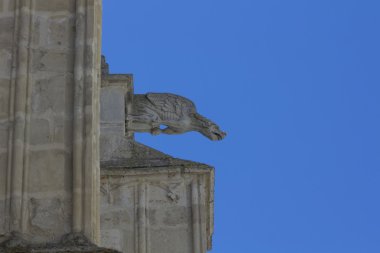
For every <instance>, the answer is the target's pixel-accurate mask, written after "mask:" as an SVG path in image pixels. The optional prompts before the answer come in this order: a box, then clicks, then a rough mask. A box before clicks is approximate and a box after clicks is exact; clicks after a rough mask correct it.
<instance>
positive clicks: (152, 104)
mask: <svg viewBox="0 0 380 253" xmlns="http://www.w3.org/2000/svg"><path fill="white" fill-rule="evenodd" d="M127 114H128V115H127V130H128V131H132V132H150V133H151V134H153V135H157V134H160V133H165V134H181V133H184V132H189V131H198V132H200V133H201V134H203V135H204V136H206V137H207V138H209V139H210V140H221V139H223V138H224V136H226V133H225V132H223V131H221V130H220V129H219V127H218V126H217V125H216V124H215V123H213V122H212V121H211V120H209V119H207V118H205V117H203V116H202V115H200V114H198V113H197V111H196V109H195V105H194V103H193V102H191V101H190V100H189V99H187V98H184V97H181V96H178V95H174V94H170V93H147V94H137V95H134V96H133V104H132V111H131V112H130V113H127ZM162 125H164V126H166V128H161V126H162Z"/></svg>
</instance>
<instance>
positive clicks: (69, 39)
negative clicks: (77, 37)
mask: <svg viewBox="0 0 380 253" xmlns="http://www.w3.org/2000/svg"><path fill="white" fill-rule="evenodd" d="M74 20H75V19H74V18H73V17H72V16H68V15H60V16H53V17H50V18H49V20H48V30H47V38H46V39H47V47H49V48H56V49H65V48H73V46H74V40H73V38H74V32H75V30H74V29H73V27H74V25H75V21H74Z"/></svg>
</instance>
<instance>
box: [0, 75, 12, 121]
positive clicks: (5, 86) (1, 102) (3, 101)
mask: <svg viewBox="0 0 380 253" xmlns="http://www.w3.org/2000/svg"><path fill="white" fill-rule="evenodd" d="M9 83H10V82H9V80H6V79H0V121H1V120H3V119H7V118H8V115H9V98H10V96H9V95H10V94H9Z"/></svg>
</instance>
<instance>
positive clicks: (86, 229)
mask: <svg viewBox="0 0 380 253" xmlns="http://www.w3.org/2000/svg"><path fill="white" fill-rule="evenodd" d="M100 33H101V1H100V0H49V1H46V0H2V1H0V241H2V240H5V239H6V238H7V237H8V236H9V233H10V232H12V231H14V232H18V233H19V234H21V235H22V236H23V237H24V238H26V239H28V240H30V241H31V242H33V243H37V242H47V241H58V240H60V238H61V236H62V235H64V234H67V233H70V232H80V233H83V234H84V235H85V236H87V237H88V238H89V239H90V240H91V241H93V242H97V241H98V239H99V236H98V234H99V233H98V231H99V210H98V203H99V200H98V198H99V194H98V189H99V177H100V174H99V148H98V147H99V90H100V47H101V45H100V37H101V36H100V35H101V34H100Z"/></svg>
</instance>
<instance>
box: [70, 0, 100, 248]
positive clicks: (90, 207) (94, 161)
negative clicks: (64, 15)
mask: <svg viewBox="0 0 380 253" xmlns="http://www.w3.org/2000/svg"><path fill="white" fill-rule="evenodd" d="M99 9H101V2H100V1H99V0H76V37H75V63H74V82H75V84H74V85H75V87H74V113H73V115H74V120H73V138H74V139H73V224H72V230H73V231H74V232H83V233H84V234H85V235H86V236H87V237H88V238H89V239H90V240H92V241H94V242H97V241H99V210H98V209H99V194H98V191H99V185H100V183H99V181H100V178H99V151H98V149H99V147H98V146H99V142H98V140H99V117H98V114H99V102H98V100H99V98H98V96H99V89H100V27H99V26H100V25H101V16H100V15H101V13H100V12H99Z"/></svg>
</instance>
